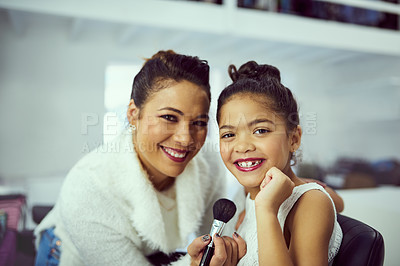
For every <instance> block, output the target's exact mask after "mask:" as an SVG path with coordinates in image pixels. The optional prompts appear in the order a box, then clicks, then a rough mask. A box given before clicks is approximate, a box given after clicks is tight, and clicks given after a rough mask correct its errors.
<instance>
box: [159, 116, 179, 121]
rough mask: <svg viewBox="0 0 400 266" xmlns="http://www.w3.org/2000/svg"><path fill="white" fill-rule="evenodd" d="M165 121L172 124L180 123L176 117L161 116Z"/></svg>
mask: <svg viewBox="0 0 400 266" xmlns="http://www.w3.org/2000/svg"><path fill="white" fill-rule="evenodd" d="M161 117H162V118H163V119H165V120H167V121H170V122H176V121H178V119H177V118H176V116H173V115H162V116H161Z"/></svg>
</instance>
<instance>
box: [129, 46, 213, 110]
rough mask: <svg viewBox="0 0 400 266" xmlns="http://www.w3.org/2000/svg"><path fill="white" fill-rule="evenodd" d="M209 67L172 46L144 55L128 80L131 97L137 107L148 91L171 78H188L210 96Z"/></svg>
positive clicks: (168, 83)
mask: <svg viewBox="0 0 400 266" xmlns="http://www.w3.org/2000/svg"><path fill="white" fill-rule="evenodd" d="M209 70H210V67H209V65H208V63H207V61H205V60H200V59H199V58H198V57H196V56H187V55H181V54H177V53H175V52H174V51H172V50H168V51H159V52H158V53H156V54H155V55H153V56H152V57H151V58H150V59H146V62H145V63H144V65H143V67H142V69H141V70H140V71H139V73H138V74H137V75H136V76H135V78H134V80H133V84H132V93H131V99H133V100H134V101H135V105H136V106H137V107H138V108H139V109H140V108H141V107H142V106H143V104H145V103H146V101H147V100H148V99H149V97H150V96H151V95H153V94H154V93H156V92H157V91H159V90H161V89H164V88H167V87H169V86H170V85H172V84H173V83H174V82H180V81H183V80H187V81H190V82H192V83H194V84H196V85H198V86H200V87H201V88H203V89H204V90H205V91H206V93H207V95H208V99H209V100H211V92H210V83H209Z"/></svg>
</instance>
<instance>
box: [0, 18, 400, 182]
mask: <svg viewBox="0 0 400 266" xmlns="http://www.w3.org/2000/svg"><path fill="white" fill-rule="evenodd" d="M2 19H3V21H1V23H0V31H1V38H0V121H1V129H2V130H1V131H0V147H1V148H0V177H2V178H18V177H29V176H53V175H58V174H59V175H64V174H65V173H66V171H68V169H69V168H70V167H71V166H72V165H73V164H74V163H75V162H76V161H77V160H78V159H79V158H80V157H81V156H82V155H84V153H85V152H87V147H88V146H89V148H90V149H92V148H93V147H94V146H96V145H98V144H99V143H100V142H101V141H102V139H103V137H102V135H101V133H102V117H103V114H104V71H105V67H106V65H107V64H108V63H110V62H118V61H124V62H136V63H140V64H141V63H142V62H143V60H142V57H146V56H150V55H151V54H153V53H154V52H155V51H157V50H159V49H165V48H174V47H164V46H163V40H164V38H165V40H166V39H168V35H165V34H164V35H163V36H162V37H160V38H157V37H154V36H151V35H150V36H149V39H145V40H143V39H137V40H136V39H134V41H133V43H130V44H129V45H120V44H118V43H116V41H115V39H112V38H111V39H110V38H108V37H105V36H104V35H105V34H104V32H103V31H102V30H98V31H96V30H92V31H90V32H89V31H85V32H84V34H85V35H84V36H79V35H75V36H73V37H74V38H77V40H71V36H69V35H68V34H66V32H68V29H69V27H70V25H69V24H68V21H67V20H65V21H64V20H54V21H55V23H53V24H52V23H48V20H43V21H41V20H40V19H39V20H38V19H37V18H35V20H31V21H28V24H29V27H27V28H26V29H25V31H24V32H23V33H22V34H19V35H18V34H17V32H15V31H13V30H12V27H11V26H10V24H9V22H8V21H6V20H4V19H5V18H4V16H2ZM110 32H111V34H112V33H113V29H112V27H111V28H109V29H108V33H110ZM222 38H229V36H222ZM203 41H204V40H203ZM249 41H251V40H249ZM257 42H259V41H257ZM193 43H197V45H195V46H193ZM203 44H204V42H203V43H202V42H199V41H197V40H196V41H193V40H192V41H189V42H188V43H186V41H185V40H182V42H180V43H178V44H177V47H178V49H177V51H178V52H183V53H189V54H198V55H199V56H200V57H201V58H206V59H209V62H210V64H211V66H212V68H220V69H221V70H222V71H223V73H226V72H225V71H226V67H227V65H228V64H229V63H235V64H237V65H240V64H242V63H244V62H245V60H249V59H254V60H257V61H259V62H266V63H271V64H274V65H276V66H278V67H279V68H280V69H281V72H282V76H283V80H284V81H285V82H286V83H287V86H288V87H289V88H291V89H292V90H293V92H294V93H295V95H296V96H297V98H298V100H299V104H300V111H301V114H302V125H303V126H304V133H305V134H304V138H303V154H304V160H306V161H316V162H319V163H322V164H329V163H331V162H333V161H334V160H335V159H336V158H337V157H338V156H361V157H364V158H366V159H371V160H375V159H381V158H390V157H395V158H397V159H399V158H400V153H399V150H400V141H399V140H398V137H397V134H398V132H399V131H400V104H399V100H400V84H399V80H398V79H399V78H398V75H399V73H400V59H399V58H398V57H389V56H378V55H377V56H368V57H363V56H359V57H357V56H355V58H354V60H350V61H349V60H347V61H344V63H343V62H341V61H340V60H337V58H332V61H333V62H335V60H337V63H332V62H331V63H329V62H325V63H323V62H318V61H315V62H313V63H304V64H299V63H298V61H293V62H297V63H292V62H291V61H290V60H287V61H284V62H283V61H279V60H269V59H268V57H267V56H266V55H264V54H260V56H259V57H257V58H254V57H253V58H243V56H241V53H240V51H238V52H237V53H232V51H231V50H229V49H228V50H227V51H228V52H226V51H225V50H224V47H222V46H221V48H220V49H219V50H216V51H214V53H215V57H216V58H218V59H219V60H213V56H212V54H205V53H204V50H202V49H201V46H202V45H203ZM210 45H211V44H210ZM310 49H312V48H311V47H310ZM196 51H199V52H198V53H197V52H196ZM211 51H213V50H211ZM275 52H276V51H275V50H271V54H274V53H275ZM221 58H225V60H221ZM365 58H366V59H365ZM305 62H307V61H305ZM391 77H397V79H392V78H391ZM226 80H227V79H226ZM223 83H224V84H226V83H227V81H224V82H223ZM127 86H131V84H127ZM220 89H221V88H217V89H215V88H214V90H215V91H219V90H220ZM214 96H216V93H214ZM127 100H128V99H127ZM214 104H215V102H214ZM310 114H311V116H309V115H310ZM87 115H90V116H92V115H98V123H96V125H95V126H91V127H89V130H88V134H82V130H85V127H84V123H83V122H82V118H85V117H86V116H87ZM313 117H314V118H315V119H316V120H315V121H311V120H312V119H314V118H313ZM310 119H311V120H310ZM313 122H315V126H316V132H313V128H312V126H313ZM310 127H311V128H310Z"/></svg>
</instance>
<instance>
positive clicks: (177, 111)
mask: <svg viewBox="0 0 400 266" xmlns="http://www.w3.org/2000/svg"><path fill="white" fill-rule="evenodd" d="M163 110H168V111H172V112H175V113H177V114H179V115H181V116H184V115H185V114H184V113H183V112H182V111H181V110H178V109H176V108H173V107H164V108H160V109H158V111H163ZM197 118H205V119H209V117H208V114H201V115H198V116H197V117H196V119H197Z"/></svg>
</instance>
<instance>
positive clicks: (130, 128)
mask: <svg viewBox="0 0 400 266" xmlns="http://www.w3.org/2000/svg"><path fill="white" fill-rule="evenodd" d="M135 130H136V126H135V125H132V124H129V131H130V132H132V131H135Z"/></svg>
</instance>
